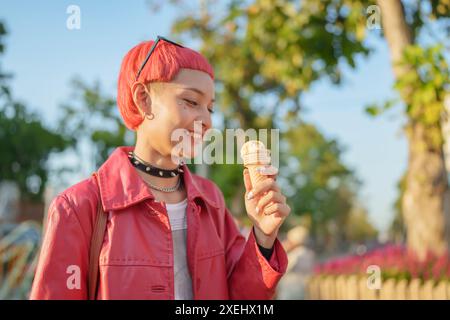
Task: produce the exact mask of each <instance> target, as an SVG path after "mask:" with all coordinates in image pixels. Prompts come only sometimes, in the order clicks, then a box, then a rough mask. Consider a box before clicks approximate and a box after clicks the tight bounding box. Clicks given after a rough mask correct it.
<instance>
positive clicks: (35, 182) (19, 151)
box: [0, 22, 73, 202]
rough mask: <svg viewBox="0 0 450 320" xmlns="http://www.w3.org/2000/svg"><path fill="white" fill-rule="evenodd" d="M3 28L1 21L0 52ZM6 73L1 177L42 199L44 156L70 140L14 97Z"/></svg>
mask: <svg viewBox="0 0 450 320" xmlns="http://www.w3.org/2000/svg"><path fill="white" fill-rule="evenodd" d="M5 35H6V30H5V28H4V25H3V23H1V22H0V54H1V53H2V52H3V50H4V45H3V37H4V36H5ZM9 79H10V76H9V75H5V74H3V73H2V72H1V70H0V154H1V155H2V156H1V157H0V181H1V180H11V181H14V182H16V183H17V185H18V187H19V190H20V192H21V198H22V200H31V201H35V202H42V201H43V199H42V198H43V192H44V190H45V186H46V183H47V178H48V173H49V170H50V169H49V168H48V167H47V163H46V161H47V159H48V157H49V155H50V154H51V153H52V152H60V151H62V150H64V149H65V148H67V147H68V146H69V145H71V144H72V143H73V140H72V139H71V138H69V137H65V136H62V135H61V134H60V133H59V132H57V131H54V130H52V129H48V128H46V127H45V126H44V125H43V124H42V121H41V120H40V119H39V117H38V116H37V115H36V114H34V113H32V112H29V111H27V109H26V106H25V105H24V104H22V103H20V102H18V101H16V100H15V99H14V98H13V95H12V93H11V89H10V87H9V84H8V80H9Z"/></svg>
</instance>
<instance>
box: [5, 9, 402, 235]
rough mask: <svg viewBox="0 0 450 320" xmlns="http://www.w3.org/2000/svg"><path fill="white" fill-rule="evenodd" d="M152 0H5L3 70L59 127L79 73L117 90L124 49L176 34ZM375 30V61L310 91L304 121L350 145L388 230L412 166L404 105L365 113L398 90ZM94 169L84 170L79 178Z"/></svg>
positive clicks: (168, 15)
mask: <svg viewBox="0 0 450 320" xmlns="http://www.w3.org/2000/svg"><path fill="white" fill-rule="evenodd" d="M147 3H148V2H146V1H143V0H141V1H133V2H130V1H108V2H106V1H45V2H44V1H40V2H30V1H23V0H21V1H2V9H1V11H0V19H2V20H3V21H4V22H5V23H6V26H7V30H8V37H7V39H6V53H5V55H4V57H3V58H2V68H3V70H6V71H8V72H11V73H13V75H14V78H13V80H12V82H11V84H12V89H13V94H14V96H15V97H16V98H18V99H20V100H22V101H24V102H25V103H26V105H27V106H29V107H30V108H31V109H32V110H34V111H36V112H38V113H39V114H40V115H41V116H42V118H43V119H44V120H45V122H46V124H47V125H48V126H56V120H57V117H58V107H59V105H60V104H61V103H62V102H65V101H67V99H68V98H69V97H70V93H71V90H70V86H69V83H70V79H72V78H73V77H74V76H76V75H78V76H80V77H81V78H82V79H84V80H85V81H88V82H89V83H92V82H94V81H95V80H99V81H100V83H101V84H102V86H103V88H104V90H105V92H107V93H110V94H111V95H115V94H116V83H117V75H118V71H119V68H120V63H121V60H122V58H123V56H124V55H125V53H126V52H127V51H128V50H129V49H130V48H131V47H132V46H134V45H136V44H137V43H139V42H140V41H142V40H146V39H153V38H155V37H156V35H158V34H160V35H166V36H168V37H170V25H171V23H172V22H173V21H174V19H175V18H176V17H177V15H178V14H179V11H178V10H176V9H175V8H173V7H172V6H169V5H166V6H163V7H162V8H161V9H160V11H158V12H157V13H155V12H152V10H151V9H150V8H149V6H148V5H147ZM71 4H75V5H78V6H79V7H80V9H81V29H80V30H69V29H67V28H66V19H67V17H68V14H67V13H66V9H67V7H68V6H69V5H71ZM369 32H371V31H369ZM372 32H373V34H371V35H370V36H369V39H370V42H371V43H372V44H373V46H374V47H375V49H376V52H375V53H374V54H373V55H372V56H371V57H370V58H369V59H358V68H357V69H356V71H352V70H348V69H345V70H344V72H343V74H344V79H345V81H344V85H342V86H340V87H336V86H333V85H331V84H330V83H329V82H328V81H326V80H323V81H320V82H317V83H315V84H314V85H313V87H312V89H311V90H310V91H309V92H307V93H305V94H304V100H303V104H304V105H305V106H306V107H307V111H305V114H304V117H305V119H306V120H308V121H310V122H312V123H314V124H315V125H317V126H318V127H319V128H320V130H321V131H322V132H323V133H324V134H325V135H326V136H327V137H329V138H335V139H338V140H339V142H340V143H341V145H343V146H344V147H345V149H346V151H345V153H344V155H343V158H344V161H345V163H346V164H347V165H349V166H350V167H351V168H352V169H354V170H355V171H356V173H357V175H358V177H359V178H360V179H361V180H362V182H363V185H362V187H361V190H360V198H361V202H362V204H363V205H364V206H366V208H367V209H368V210H369V214H370V218H371V220H372V222H373V223H374V224H375V226H376V227H378V228H379V229H381V230H385V229H386V228H387V227H388V226H389V223H390V221H391V219H392V216H393V209H392V205H393V202H394V201H395V199H396V197H397V189H396V184H397V181H398V180H399V178H400V177H401V175H402V174H403V172H404V171H405V169H406V161H407V145H406V140H405V138H404V136H403V134H402V131H401V126H402V124H403V121H404V120H403V118H402V116H401V112H400V109H397V110H396V111H394V112H392V113H390V114H389V115H386V116H382V117H379V118H371V117H369V116H368V115H366V114H365V113H364V106H365V105H366V104H368V103H371V102H374V101H379V102H381V101H383V99H385V98H388V97H392V96H393V95H394V92H393V90H392V83H393V77H392V73H391V68H390V63H389V52H388V48H387V46H386V44H385V43H384V42H383V41H382V40H380V39H378V38H377V36H376V34H375V31H372ZM67 161H70V159H67ZM91 171H92V168H90V167H89V166H88V167H86V168H84V170H83V172H80V174H79V175H77V176H74V177H73V183H76V182H77V181H79V180H81V179H83V178H84V177H85V176H86V175H88V174H89V173H90V172H91Z"/></svg>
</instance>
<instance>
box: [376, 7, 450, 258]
mask: <svg viewBox="0 0 450 320" xmlns="http://www.w3.org/2000/svg"><path fill="white" fill-rule="evenodd" d="M377 3H378V5H379V7H380V9H381V18H382V26H383V32H384V36H385V38H386V41H387V43H388V45H389V49H390V52H391V60H392V67H393V71H394V75H395V78H396V85H395V87H396V89H397V90H398V92H399V93H400V96H401V99H402V100H403V102H404V104H405V107H406V109H405V113H406V115H407V124H406V128H405V131H406V137H407V139H408V144H409V157H408V170H407V174H406V177H405V179H406V181H405V190H404V194H403V197H402V205H401V208H402V213H403V219H404V222H405V224H406V226H407V243H408V247H409V248H410V249H412V250H414V251H415V252H416V253H417V254H418V256H419V257H421V258H425V257H426V253H427V252H428V251H431V252H434V253H436V254H440V253H442V252H443V251H445V250H446V249H447V248H448V244H449V240H450V234H449V232H450V229H449V228H450V189H449V184H448V180H447V173H446V170H445V159H444V153H443V144H444V137H443V136H442V128H441V117H442V114H443V113H444V98H445V94H446V90H448V84H449V83H450V72H449V66H448V63H447V61H446V59H445V56H444V54H443V47H442V45H441V44H437V45H436V44H434V45H430V46H427V47H423V46H421V44H420V36H421V33H423V32H425V31H430V30H431V29H432V28H434V27H436V25H433V26H431V23H432V20H433V19H434V20H437V21H438V22H442V23H443V24H444V28H445V27H446V28H448V21H449V16H450V15H449V13H450V2H449V1H446V0H442V1H438V0H436V1H421V2H420V3H419V2H418V3H417V4H411V3H409V4H408V5H406V6H404V5H403V4H402V2H401V1H400V0H378V1H377ZM427 8H429V9H427ZM437 26H439V25H437ZM447 38H448V30H447Z"/></svg>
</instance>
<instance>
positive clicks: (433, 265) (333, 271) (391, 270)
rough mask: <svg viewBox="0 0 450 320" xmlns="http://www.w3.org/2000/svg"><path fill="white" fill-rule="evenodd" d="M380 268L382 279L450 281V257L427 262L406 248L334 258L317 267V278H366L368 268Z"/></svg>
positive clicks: (389, 246)
mask: <svg viewBox="0 0 450 320" xmlns="http://www.w3.org/2000/svg"><path fill="white" fill-rule="evenodd" d="M371 265H375V266H378V267H379V268H380V270H381V274H382V277H383V278H384V279H387V278H397V279H407V280H409V279H411V278H419V279H423V280H429V279H433V280H450V255H449V253H448V252H447V253H445V254H443V255H441V256H436V255H434V254H432V253H429V254H428V255H427V257H426V259H425V260H424V261H420V260H419V259H418V258H417V256H416V255H415V254H414V253H412V252H410V251H408V250H407V249H406V248H405V247H404V246H398V245H388V246H385V247H382V248H379V249H375V250H372V251H369V252H367V253H365V254H363V255H350V256H345V257H341V258H334V259H331V260H329V261H326V262H325V263H321V264H318V265H317V266H316V267H315V270H314V271H315V273H316V274H325V275H350V274H361V275H367V268H368V267H369V266H371Z"/></svg>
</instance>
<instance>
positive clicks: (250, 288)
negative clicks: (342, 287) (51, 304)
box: [30, 147, 287, 299]
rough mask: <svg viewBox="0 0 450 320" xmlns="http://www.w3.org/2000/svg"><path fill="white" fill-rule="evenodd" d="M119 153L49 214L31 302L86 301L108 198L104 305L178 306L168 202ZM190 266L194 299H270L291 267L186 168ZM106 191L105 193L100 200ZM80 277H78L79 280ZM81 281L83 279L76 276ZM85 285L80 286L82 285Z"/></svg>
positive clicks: (102, 273) (279, 251) (279, 250)
mask: <svg viewBox="0 0 450 320" xmlns="http://www.w3.org/2000/svg"><path fill="white" fill-rule="evenodd" d="M131 150H133V147H119V148H117V149H116V150H115V151H114V152H113V154H112V155H111V156H110V157H109V158H108V160H107V161H106V162H105V163H104V164H103V165H102V166H101V167H100V169H99V170H98V181H99V185H100V188H98V185H97V180H96V179H95V177H94V176H91V177H90V178H89V179H86V180H84V181H81V182H80V183H78V184H76V185H74V186H72V187H70V188H68V189H67V190H65V191H64V192H62V193H61V194H59V195H58V196H57V197H56V198H55V199H54V200H53V202H52V203H51V205H50V207H49V211H48V218H47V225H46V232H45V236H44V239H43V243H42V249H41V254H40V257H39V263H38V266H37V270H36V274H35V278H34V282H33V286H32V290H31V294H30V298H31V299H86V298H87V291H88V288H87V276H88V259H89V244H90V239H91V233H92V229H93V225H94V222H95V215H96V212H97V201H98V200H99V199H100V200H101V202H102V205H103V209H104V210H105V212H107V213H108V215H109V218H108V222H107V227H106V229H107V230H106V232H105V237H104V240H103V246H102V249H101V252H100V262H99V268H100V275H99V287H98V293H97V299H174V274H173V250H172V247H173V246H172V233H171V229H170V225H169V219H168V215H167V210H166V207H165V203H164V202H157V201H155V199H154V196H153V194H152V193H151V191H150V189H149V188H148V187H147V186H146V184H145V183H144V181H143V180H142V179H141V177H140V176H139V175H138V174H137V173H136V172H135V169H134V168H133V167H132V165H131V164H130V162H129V159H128V157H127V152H129V151H131ZM184 181H185V185H186V190H187V197H188V206H187V225H188V229H187V259H188V267H189V271H190V274H191V278H192V288H193V294H194V299H270V298H272V297H273V295H274V291H275V287H276V285H277V283H278V281H279V280H280V278H281V276H282V275H283V274H284V273H285V271H286V267H287V255H286V252H285V251H284V249H283V247H282V246H281V243H280V242H279V240H276V242H275V246H274V251H273V254H272V256H271V259H270V261H267V260H266V259H265V258H264V256H263V255H262V254H261V252H260V251H259V249H258V246H257V243H256V241H255V236H254V232H253V230H252V232H251V233H250V235H249V237H248V239H247V240H246V239H245V238H244V237H243V236H242V235H241V234H240V232H239V230H238V228H237V226H236V224H235V222H234V220H233V217H232V215H231V214H230V212H229V211H228V209H227V208H226V206H225V203H224V199H223V195H222V193H221V191H220V189H219V188H218V187H217V186H216V185H215V184H214V183H213V182H211V181H210V180H207V179H205V178H202V177H200V176H197V175H195V174H192V173H191V172H190V171H189V169H188V167H187V166H184ZM99 190H100V193H99ZM77 272H78V273H77ZM76 276H79V278H80V279H78V280H77V279H75V280H74V277H76ZM77 281H78V282H77Z"/></svg>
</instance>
